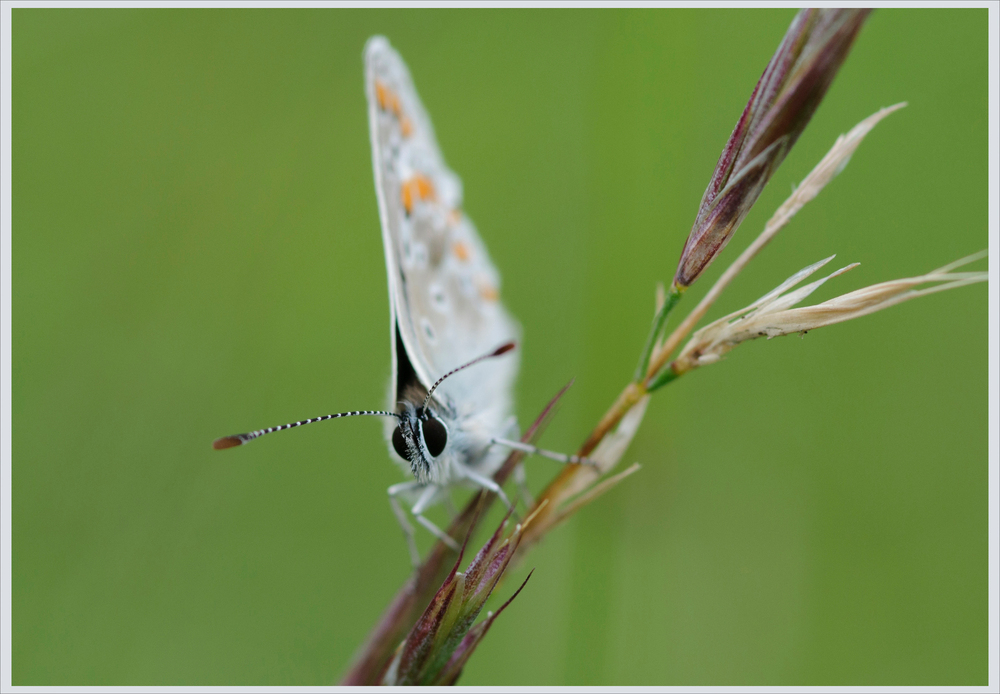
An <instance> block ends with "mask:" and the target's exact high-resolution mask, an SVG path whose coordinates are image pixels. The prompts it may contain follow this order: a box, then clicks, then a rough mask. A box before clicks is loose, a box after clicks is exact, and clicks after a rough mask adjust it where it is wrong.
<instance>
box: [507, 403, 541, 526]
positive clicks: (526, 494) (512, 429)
mask: <svg viewBox="0 0 1000 694" xmlns="http://www.w3.org/2000/svg"><path fill="white" fill-rule="evenodd" d="M501 430H502V431H504V432H505V433H504V437H505V438H507V439H516V438H517V437H518V436H520V430H519V429H518V426H517V417H515V416H513V415H511V416H510V417H508V418H507V419H506V420H505V421H504V423H503V425H502V426H501ZM514 484H516V485H517V496H518V498H520V499H521V503H523V504H524V505H525V506H526V507H527V508H531V507H532V506H534V505H535V497H534V496H532V494H531V490H530V489H528V479H527V475H526V474H525V472H524V463H523V462H520V463H518V464H517V465H516V466H514Z"/></svg>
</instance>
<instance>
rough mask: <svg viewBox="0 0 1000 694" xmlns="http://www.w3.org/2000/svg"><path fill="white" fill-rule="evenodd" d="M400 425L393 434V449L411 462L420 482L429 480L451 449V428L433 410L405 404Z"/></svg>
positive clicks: (400, 415)
mask: <svg viewBox="0 0 1000 694" xmlns="http://www.w3.org/2000/svg"><path fill="white" fill-rule="evenodd" d="M402 404H403V411H402V412H401V413H400V414H399V425H398V426H397V427H396V428H395V429H394V430H393V432H392V447H393V449H394V450H395V451H396V453H397V454H399V456H400V457H401V458H403V459H404V460H406V461H407V462H409V463H410V470H411V471H412V472H413V476H414V477H416V478H417V480H418V481H426V480H427V479H428V477H429V476H430V472H431V467H432V466H433V465H434V464H435V462H436V461H437V459H438V458H439V457H440V456H441V454H442V453H444V450H445V448H446V447H447V446H448V426H447V425H446V424H445V423H444V420H443V419H442V418H441V417H440V416H439V415H437V414H436V413H435V412H434V411H433V410H432V409H430V408H429V407H425V406H421V407H416V406H414V405H413V404H412V403H410V402H405V401H404V402H403V403H402Z"/></svg>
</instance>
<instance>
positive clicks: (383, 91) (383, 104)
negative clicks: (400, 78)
mask: <svg viewBox="0 0 1000 694" xmlns="http://www.w3.org/2000/svg"><path fill="white" fill-rule="evenodd" d="M375 98H376V99H378V107H379V108H380V109H382V110H383V111H388V110H390V109H391V108H392V104H393V103H395V102H396V95H395V94H394V93H393V91H392V90H391V89H389V88H388V87H387V86H385V85H384V84H382V82H381V81H380V80H375Z"/></svg>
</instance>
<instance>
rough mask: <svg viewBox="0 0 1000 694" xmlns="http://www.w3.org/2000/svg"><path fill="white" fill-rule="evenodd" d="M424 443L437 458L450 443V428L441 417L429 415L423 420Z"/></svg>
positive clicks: (428, 450)
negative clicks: (447, 427)
mask: <svg viewBox="0 0 1000 694" xmlns="http://www.w3.org/2000/svg"><path fill="white" fill-rule="evenodd" d="M423 429H424V443H426V444H427V452H428V453H430V454H431V455H432V456H434V457H435V458H437V457H438V456H439V455H441V451H443V450H444V447H445V444H447V443H448V430H447V429H446V428H445V426H444V424H443V423H442V422H441V420H440V419H438V418H436V417H428V418H427V419H425V420H424V421H423Z"/></svg>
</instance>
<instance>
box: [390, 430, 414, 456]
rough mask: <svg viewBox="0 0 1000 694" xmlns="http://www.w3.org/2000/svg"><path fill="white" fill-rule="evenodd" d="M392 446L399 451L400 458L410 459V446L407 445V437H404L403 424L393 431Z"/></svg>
mask: <svg viewBox="0 0 1000 694" xmlns="http://www.w3.org/2000/svg"><path fill="white" fill-rule="evenodd" d="M392 447H393V448H394V449H396V452H397V453H399V457H400V458H402V459H403V460H407V461H408V460H410V447H409V446H407V445H406V439H404V438H403V425H402V424H400V425H399V426H398V427H396V430H395V431H393V432H392Z"/></svg>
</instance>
